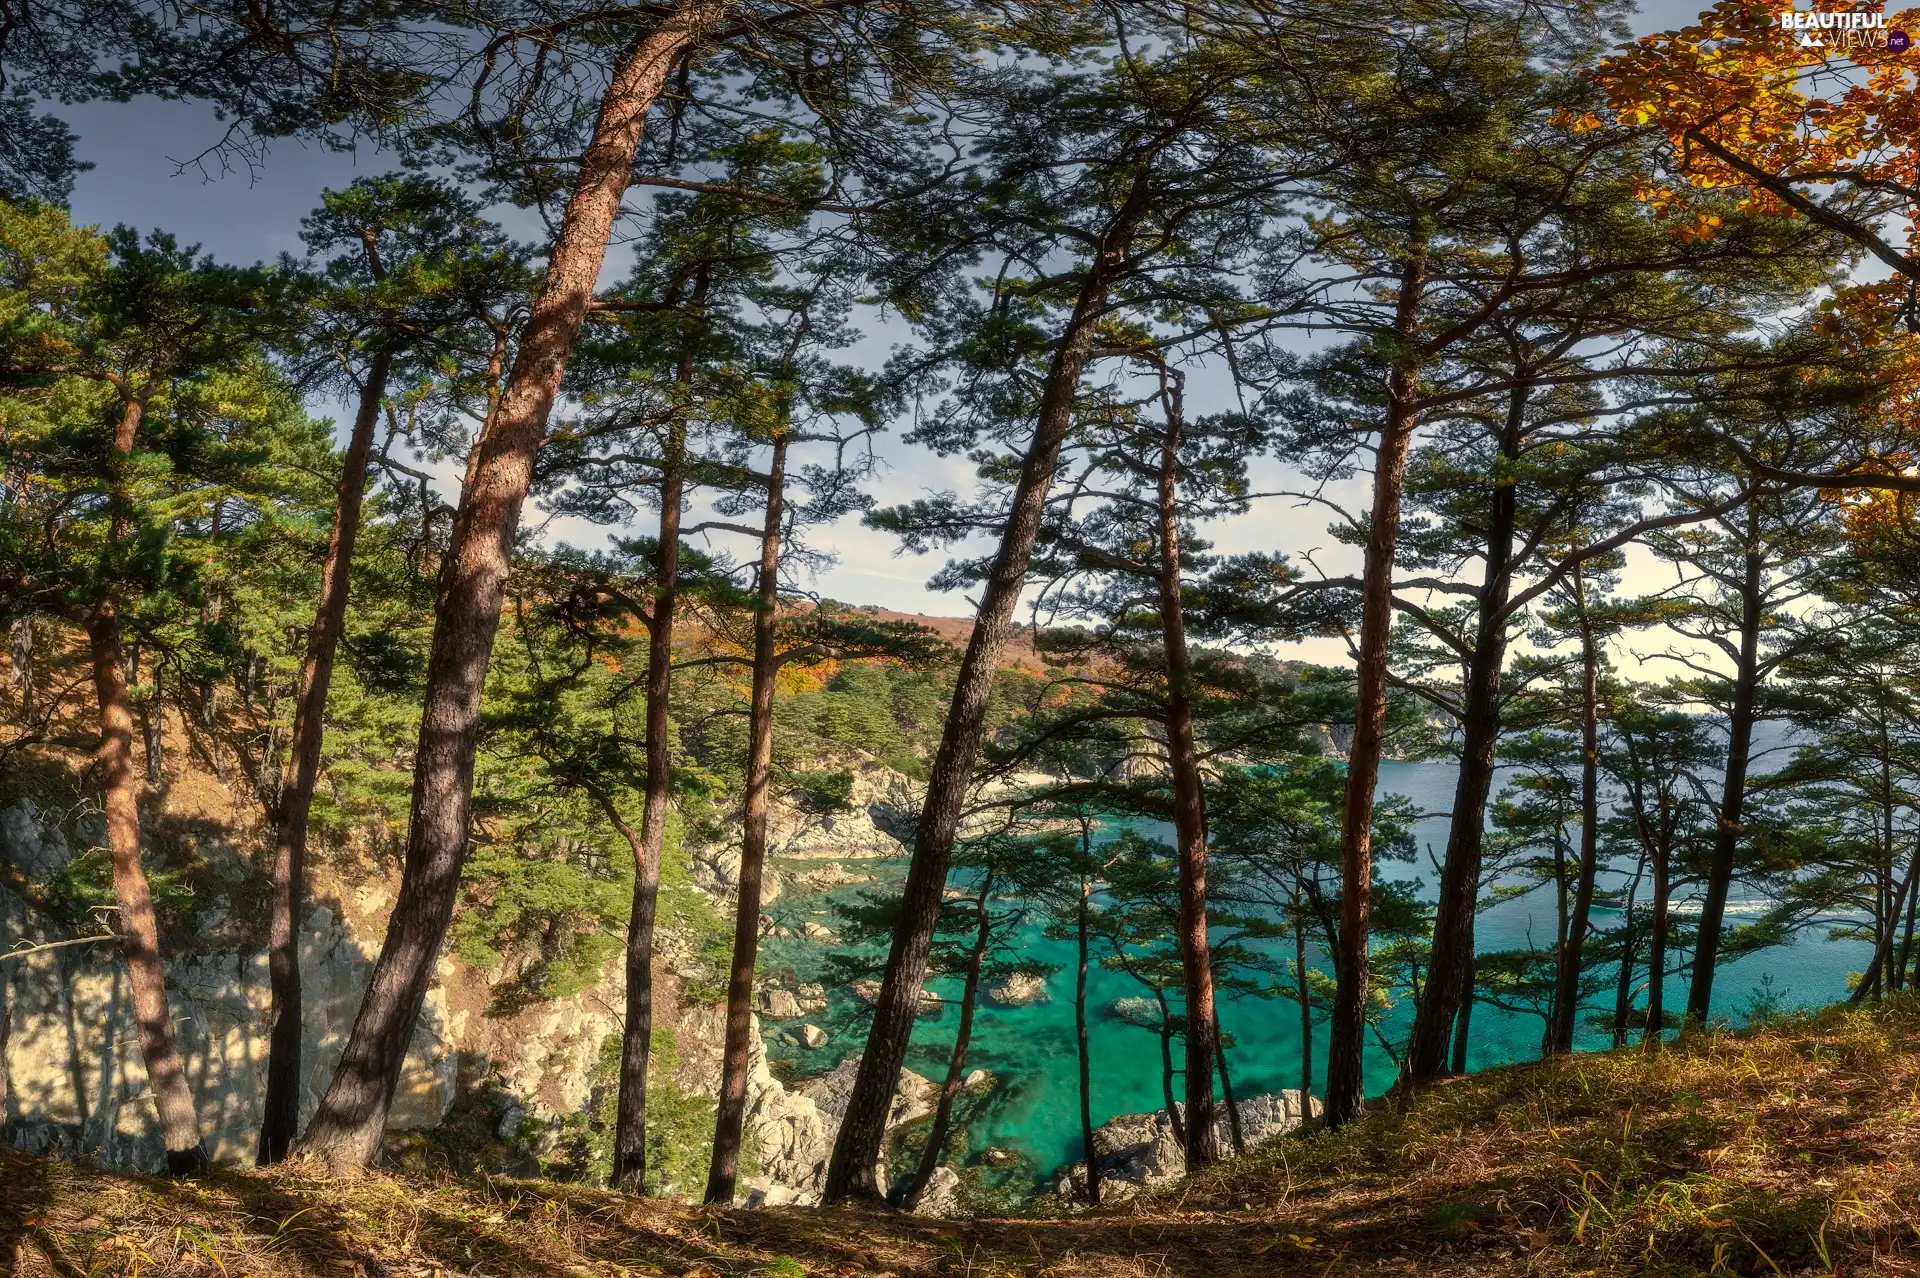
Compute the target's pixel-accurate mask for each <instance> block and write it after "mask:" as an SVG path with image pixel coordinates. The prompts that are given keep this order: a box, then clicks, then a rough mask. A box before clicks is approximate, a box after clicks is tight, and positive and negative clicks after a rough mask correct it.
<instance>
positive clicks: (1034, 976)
mask: <svg viewBox="0 0 1920 1278" xmlns="http://www.w3.org/2000/svg"><path fill="white" fill-rule="evenodd" d="M1052 998H1053V996H1052V995H1051V994H1049V993H1047V978H1046V977H1044V976H1042V975H1040V973H1038V972H1013V973H1011V974H1009V975H1008V976H1007V977H1005V978H1004V979H1003V980H999V981H995V982H994V983H993V984H992V985H989V986H988V987H987V1001H988V1002H989V1003H994V1004H997V1005H998V1006H1000V1007H1025V1006H1027V1004H1029V1003H1047V1002H1051V1001H1052Z"/></svg>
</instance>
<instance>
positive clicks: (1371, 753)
mask: <svg viewBox="0 0 1920 1278" xmlns="http://www.w3.org/2000/svg"><path fill="white" fill-rule="evenodd" d="M1425 281H1426V263H1425V261H1424V259H1423V258H1421V257H1419V256H1415V257H1413V258H1412V259H1410V260H1409V261H1408V262H1407V264H1406V265H1405V266H1404V267H1403V268H1402V270H1401V275H1400V285H1399V298H1398V301H1397V306H1396V310H1395V315H1394V330H1395V333H1396V335H1397V336H1398V338H1399V339H1400V341H1401V343H1402V345H1401V347H1400V349H1398V350H1397V351H1396V352H1395V355H1394V360H1393V366H1392V370H1391V372H1390V374H1389V376H1388V379H1387V415H1386V421H1385V422H1384V423H1383V424H1382V426H1381V429H1380V441H1379V445H1378V451H1377V452H1376V454H1375V456H1374V470H1373V512H1372V515H1371V517H1370V518H1369V520H1368V530H1367V548H1366V563H1365V567H1364V569H1363V571H1362V574H1361V585H1360V608H1361V618H1360V643H1359V654H1358V657H1359V660H1358V662H1357V668H1356V671H1355V678H1356V687H1355V693H1356V702H1355V710H1354V724H1353V748H1352V749H1351V750H1350V751H1349V752H1348V755H1347V801H1346V810H1345V812H1344V814H1343V816H1342V820H1341V826H1340V951H1339V961H1338V963H1337V964H1336V967H1337V971H1336V973H1335V977H1336V981H1337V983H1338V988H1337V992H1336V993H1335V996H1334V1003H1333V1023H1332V1025H1331V1026H1330V1027H1329V1030H1328V1043H1327V1088H1326V1119H1327V1125H1328V1126H1329V1127H1340V1126H1343V1125H1344V1124H1347V1123H1350V1122H1352V1121H1353V1120H1354V1119H1356V1118H1358V1117H1359V1116H1360V1111H1361V1107H1362V1105H1363V1103H1364V1101H1365V1099H1366V1076H1365V1072H1364V1071H1365V1064H1366V1047H1367V983H1368V979H1369V976H1370V972H1369V970H1368V968H1369V952H1370V945H1369V938H1370V933H1371V926H1372V912H1373V790H1374V786H1375V785H1376V784H1377V783H1378V781H1379V779H1380V751H1381V747H1382V743H1383V740H1384V737H1385V733H1386V721H1387V640H1388V637H1389V636H1390V634H1391V633H1392V630H1393V560H1394V552H1395V548H1396V546H1397V544H1398V541H1399V530H1400V499H1401V496H1402V494H1403V492H1404V489H1405V487H1406V478H1407V452H1408V449H1409V448H1410V447H1411V446H1412V443H1413V431H1414V426H1415V424H1416V422H1417V419H1418V415H1419V407H1418V396H1419V380H1420V359H1419V354H1418V351H1417V349H1416V348H1415V347H1414V346H1413V336H1414V331H1415V328H1416V325H1417V322H1418V317H1419V314H1420V297H1421V291H1422V289H1423V287H1424V285H1425Z"/></svg>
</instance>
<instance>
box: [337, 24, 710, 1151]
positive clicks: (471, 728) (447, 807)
mask: <svg viewBox="0 0 1920 1278" xmlns="http://www.w3.org/2000/svg"><path fill="white" fill-rule="evenodd" d="M725 8H726V0H682V2H681V3H680V4H678V5H676V6H675V7H674V8H673V9H672V10H671V11H670V12H669V13H668V14H667V15H666V16H664V17H663V18H661V19H660V20H659V22H658V23H657V24H656V25H655V26H654V27H653V28H652V29H651V30H649V31H648V32H647V33H646V34H645V35H643V36H640V37H638V38H636V39H635V40H633V41H632V42H631V43H630V44H629V45H628V46H627V47H626V49H625V50H624V51H623V52H622V54H621V57H620V60H619V64H618V65H617V66H616V68H615V69H614V73H613V78H612V82H611V83H610V84H609V86H608V88H607V92H606V96H605V97H604V98H603V99H602V100H601V103H600V111H599V115H598V117H597V119H596V120H595V122H594V128H593V135H592V139H591V141H590V142H589V143H588V145H587V149H586V154H585V155H584V156H583V157H582V158H581V162H580V175H579V178H578V180H577V182H576V183H575V186H574V191H573V195H572V197H571V198H570V199H569V200H568V201H567V209H566V213H565V215H564V217H563V218H562V221H561V226H560V234H559V238H558V239H557V240H556V241H555V243H554V246H553V252H552V255H551V256H550V257H549V259H548V264H547V275H546V279H545V282H544V283H543V284H542V286H541V290H540V296H539V298H538V300H536V301H535V302H534V304H533V309H532V311H531V312H530V313H529V315H528V317H527V323H526V327H525V329H524V330H523V332H522V334H521V340H520V348H519V351H518V353H517V354H516V356H515V359H514V363H513V370H512V372H511V373H509V374H508V377H507V384H506V386H505V388H504V389H503V390H502V391H501V394H500V398H499V401H498V402H497V403H496V405H495V406H494V409H493V412H492V413H491V414H490V415H489V416H488V418H487V421H486V423H485V424H484V425H483V426H482V428H481V431H480V436H479V438H478V439H477V440H475V441H474V451H473V456H472V458H471V460H470V461H469V463H468V467H467V477H466V483H465V485H464V486H463V488H462V489H461V493H460V504H459V509H458V511H457V512H456V513H455V515H454V520H453V529H452V534H451V537H450V539H449V543H448V546H447V551H446V556H445V559H444V560H443V562H442V565H441V570H440V590H439V598H438V600H437V601H436V603H435V607H434V627H433V647H432V653H431V655H430V657H429V658H428V662H427V680H426V694H425V697H424V702H423V705H422V707H421V715H420V740H419V745H418V747H417V749H416V752H415V759H414V785H413V806H412V812H411V813H410V817H409V825H408V832H407V852H406V860H405V864H404V868H403V870H402V877H401V882H400V895H399V899H398V900H397V901H396V902H395V904H394V907H393V914H392V916H391V917H390V918H389V920H388V923H387V936H386V941H385V943H384V944H383V945H382V946H381V949H380V957H379V959H378V961H377V962H376V963H375V965H374V970H373V976H372V979H371V980H370V981H369V982H368V984H367V990H366V994H365V996H364V997H363V998H362V1000H361V1003H360V1013H359V1015H358V1016H357V1017H356V1018H355V1020H354V1025H353V1031H352V1033H351V1034H350V1035H349V1037H348V1039H347V1044H346V1047H345V1049H344V1050H343V1051H342V1052H341V1056H340V1063H339V1066H338V1067H337V1069H336V1070H335V1072H334V1076H333V1082H332V1084H331V1085H330V1086H329V1087H328V1088H327V1093H326V1095H325V1097H323V1098H322V1100H321V1102H320V1108H319V1111H318V1112H317V1113H316V1114H315V1115H314V1117H313V1121H312V1123H311V1124H309V1125H308V1128H307V1133H306V1137H305V1140H304V1141H303V1142H302V1147H303V1148H304V1149H305V1150H306V1151H308V1152H310V1153H313V1154H315V1155H317V1156H319V1157H320V1158H323V1159H324V1160H325V1161H326V1162H327V1163H328V1164H330V1165H331V1166H333V1167H335V1168H337V1169H340V1170H349V1169H354V1168H359V1167H364V1166H366V1165H367V1164H368V1163H370V1162H371V1161H372V1160H373V1157H374V1155H375V1153H377V1152H378V1150H379V1147H380V1137H381V1134H382V1132H383V1130H384V1129H385V1126H386V1118H387V1111H388V1109H389V1108H390V1107H391V1105H392V1103H393V1093H394V1089H395V1087H396V1086H398V1084H399V1081H400V1071H401V1068H402V1066H403V1065H404V1064H405V1062H406V1054H407V1044H408V1041H409V1040H410V1039H411V1038H412V1036H413V1030H414V1025H415V1023H416V1022H417V1021H418V1020H419V1018H420V1008H421V1005H422V1004H423V1003H424V1002H425V1001H426V996H427V986H428V984H429V983H430V982H431V980H432V979H433V966H434V962H435V960H436V959H437V958H438V956H439V952H440V943H441V941H442V940H443V939H444V938H445V936H446V931H447V924H448V922H449V920H450V919H451V918H452V915H453V905H454V899H455V897H456V895H457V894H458V892H459V888H460V868H461V866H462V864H463V863H464V862H465V860H466V850H467V823H468V817H469V815H470V809H471V805H472V799H473V758H474V747H475V733H476V732H477V731H478V729H479V724H480V698H481V693H482V689H483V686H484V684H485V682H486V673H487V664H488V661H489V660H490V659H491V657H492V654H493V640H494V636H495V634H496V633H497V632H498V630H499V627H500V605H501V598H502V593H503V590H504V588H505V584H506V578H507V571H508V568H509V559H510V556H511V553H512V548H513V538H514V534H515V532H516V531H517V530H518V528H519V526H520V508H521V506H522V504H523V503H524V502H525V500H526V496H527V486H528V484H529V483H530V482H531V481H532V478H533V463H534V458H535V455H536V454H537V453H538V452H539V449H540V444H541V441H542V439H543V438H544V437H545V434H546V426H547V417H548V414H549V413H551V411H552V409H553V402H554V399H555V398H556V397H557V396H558V395H559V393H560V383H561V379H562V377H563V376H564V374H565V372H566V367H567V360H568V358H569V357H570V356H571V354H572V351H573V343H574V339H575V338H576V337H577V336H578V335H579V332H580V326H581V324H582V323H584V322H585V320H586V315H587V307H588V305H589V304H590V303H591V301H592V299H593V290H594V286H595V283H596V282H597V281H598V279H599V275H600V268H601V265H602V263H603V262H604V261H605V260H606V254H607V244H608V241H609V239H610V237H611V236H612V234H613V224H614V219H615V218H616V217H617V216H618V215H619V212H620V204H621V201H622V199H623V198H624V196H625V194H626V189H627V184H628V182H629V180H630V178H631V176H632V165H633V153H634V148H635V147H636V146H637V145H638V144H639V141H640V135H641V133H642V131H643V130H644V129H645V127H646V121H647V113H648V112H649V111H650V110H651V109H652V107H653V104H654V100H655V99H656V98H657V97H658V96H659V93H660V88H661V85H662V84H664V83H665V81H666V77H667V75H668V73H669V72H670V71H671V70H672V68H673V66H674V65H675V63H677V62H678V61H679V60H680V59H681V58H682V57H683V56H684V55H686V54H687V52H688V50H689V49H690V48H691V46H692V45H693V44H694V42H695V41H697V40H698V39H699V38H700V37H701V36H702V35H703V34H704V33H705V31H706V30H707V28H708V27H709V26H711V25H712V23H713V22H714V21H715V20H716V19H717V18H718V17H719V16H720V15H721V14H722V13H723V12H724V11H725Z"/></svg>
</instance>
